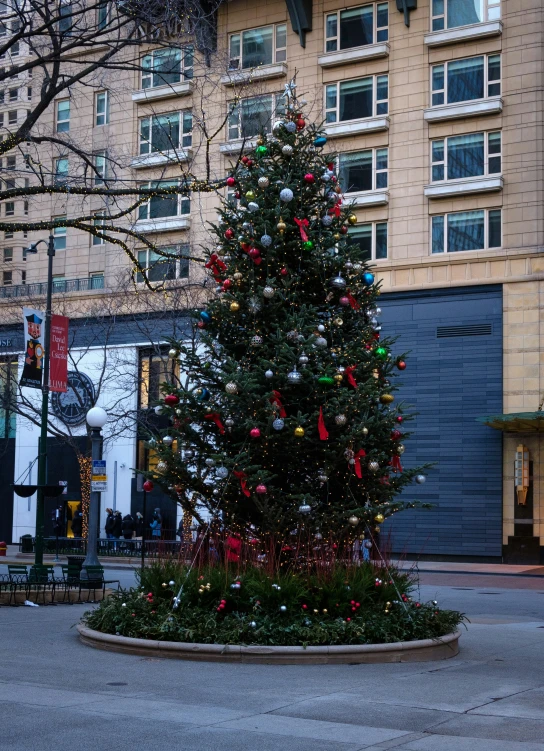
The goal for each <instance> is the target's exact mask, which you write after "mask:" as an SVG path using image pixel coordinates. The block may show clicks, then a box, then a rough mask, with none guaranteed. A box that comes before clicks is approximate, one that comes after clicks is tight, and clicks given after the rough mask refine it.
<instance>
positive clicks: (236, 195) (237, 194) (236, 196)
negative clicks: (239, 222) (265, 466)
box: [234, 191, 240, 201]
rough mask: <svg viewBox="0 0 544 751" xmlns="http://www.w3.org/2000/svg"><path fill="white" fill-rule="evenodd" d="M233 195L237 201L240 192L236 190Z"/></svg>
mask: <svg viewBox="0 0 544 751" xmlns="http://www.w3.org/2000/svg"><path fill="white" fill-rule="evenodd" d="M234 197H235V198H236V200H237V201H239V200H240V193H239V192H238V191H236V193H235V194H234Z"/></svg>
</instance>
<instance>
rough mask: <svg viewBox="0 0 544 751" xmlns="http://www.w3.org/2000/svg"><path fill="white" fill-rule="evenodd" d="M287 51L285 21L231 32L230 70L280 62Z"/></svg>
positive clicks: (284, 57)
mask: <svg viewBox="0 0 544 751" xmlns="http://www.w3.org/2000/svg"><path fill="white" fill-rule="evenodd" d="M286 53H287V27H286V25H285V24H284V23H282V24H277V25H276V26H261V27H260V28H259V29H248V30H247V31H242V32H241V33H239V34H231V35H230V39H229V70H238V69H239V68H242V69H245V68H256V67H257V66H259V65H270V64H271V63H280V62H283V61H284V60H285V59H286Z"/></svg>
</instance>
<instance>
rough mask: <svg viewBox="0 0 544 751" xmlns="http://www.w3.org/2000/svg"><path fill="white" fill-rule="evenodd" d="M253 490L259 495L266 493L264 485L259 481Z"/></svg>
mask: <svg viewBox="0 0 544 751" xmlns="http://www.w3.org/2000/svg"><path fill="white" fill-rule="evenodd" d="M255 492H256V493H258V494H259V495H264V494H265V493H266V485H263V484H262V483H260V484H259V485H257V487H256V488H255Z"/></svg>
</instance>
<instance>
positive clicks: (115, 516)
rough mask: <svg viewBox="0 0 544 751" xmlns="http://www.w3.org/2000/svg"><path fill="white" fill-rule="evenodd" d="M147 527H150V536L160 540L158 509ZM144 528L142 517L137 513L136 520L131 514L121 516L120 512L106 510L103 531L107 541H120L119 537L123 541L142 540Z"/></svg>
mask: <svg viewBox="0 0 544 751" xmlns="http://www.w3.org/2000/svg"><path fill="white" fill-rule="evenodd" d="M149 526H150V527H151V536H152V537H154V538H160V536H161V529H162V517H161V512H160V509H158V508H156V509H155V511H154V513H153V519H152V521H151V523H150V525H149ZM144 528H145V521H144V517H143V516H142V514H141V513H140V512H139V511H137V512H136V518H134V517H133V516H132V514H126V515H125V516H122V515H121V512H120V511H113V509H111V508H107V509H106V524H105V525H104V531H105V532H106V537H107V538H108V540H120V539H121V537H123V539H125V540H142V539H143V536H144Z"/></svg>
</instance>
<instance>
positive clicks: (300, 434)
mask: <svg viewBox="0 0 544 751" xmlns="http://www.w3.org/2000/svg"><path fill="white" fill-rule="evenodd" d="M294 433H295V438H303V437H304V428H303V427H301V426H300V425H298V426H297V427H296V428H295V431H294Z"/></svg>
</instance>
